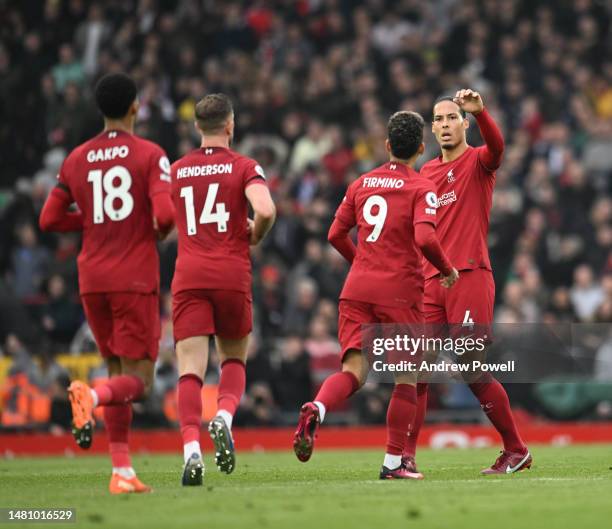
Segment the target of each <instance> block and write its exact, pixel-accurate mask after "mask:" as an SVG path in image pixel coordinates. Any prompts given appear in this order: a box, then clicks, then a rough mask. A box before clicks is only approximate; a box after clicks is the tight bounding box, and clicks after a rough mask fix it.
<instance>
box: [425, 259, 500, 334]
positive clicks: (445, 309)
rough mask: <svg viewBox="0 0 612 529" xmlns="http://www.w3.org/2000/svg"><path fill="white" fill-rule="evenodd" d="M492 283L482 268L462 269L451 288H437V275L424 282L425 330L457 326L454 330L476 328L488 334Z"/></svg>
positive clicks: (493, 284)
mask: <svg viewBox="0 0 612 529" xmlns="http://www.w3.org/2000/svg"><path fill="white" fill-rule="evenodd" d="M494 303H495V282H494V281H493V273H492V272H491V271H490V270H486V269H484V268H476V269H474V270H462V271H461V272H459V280H458V281H457V282H456V283H455V284H454V285H453V286H452V287H451V288H444V287H443V286H442V285H440V278H439V277H438V276H436V277H432V278H429V279H427V280H426V281H425V300H424V308H425V322H426V323H427V327H428V330H431V328H432V327H435V325H434V324H456V325H455V326H454V327H456V328H457V329H459V328H460V326H461V327H464V328H470V327H472V328H476V329H478V330H479V331H478V333H479V334H480V333H481V332H488V333H489V336H490V327H491V324H492V322H493V305H494Z"/></svg>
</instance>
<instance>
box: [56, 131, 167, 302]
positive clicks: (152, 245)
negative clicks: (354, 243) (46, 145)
mask: <svg viewBox="0 0 612 529" xmlns="http://www.w3.org/2000/svg"><path fill="white" fill-rule="evenodd" d="M58 180H59V183H58V186H59V187H61V188H63V189H64V190H65V191H67V192H68V193H69V194H70V195H71V197H72V199H73V200H74V201H75V202H76V203H77V205H78V206H79V209H80V210H81V211H82V213H83V246H82V248H81V252H80V254H79V258H78V267H79V290H80V293H81V294H88V293H97V292H98V293H99V292H140V293H155V292H158V291H159V257H158V254H157V247H156V241H157V238H156V233H155V229H154V227H153V211H152V204H151V200H152V197H153V196H154V195H155V194H157V193H168V194H169V193H170V162H169V161H168V158H167V157H166V154H165V152H164V151H163V149H161V147H159V146H158V145H156V144H154V143H152V142H150V141H147V140H144V139H142V138H139V137H138V136H135V135H133V134H129V133H127V132H123V131H114V130H111V131H105V132H103V133H101V134H99V135H98V136H96V137H95V138H92V139H91V140H89V141H87V142H85V143H83V144H82V145H80V146H79V147H77V148H76V149H74V150H73V151H72V152H71V153H70V155H69V156H68V157H67V158H66V159H65V160H64V163H63V165H62V168H61V170H60V173H59V174H58Z"/></svg>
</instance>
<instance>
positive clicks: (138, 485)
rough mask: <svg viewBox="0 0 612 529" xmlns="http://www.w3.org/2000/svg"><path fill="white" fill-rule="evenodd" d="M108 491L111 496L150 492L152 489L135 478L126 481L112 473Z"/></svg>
mask: <svg viewBox="0 0 612 529" xmlns="http://www.w3.org/2000/svg"><path fill="white" fill-rule="evenodd" d="M108 490H109V492H110V493H111V494H130V493H144V492H151V491H152V490H153V489H151V487H149V486H148V485H145V484H144V483H143V482H142V481H140V480H139V479H138V478H137V477H136V476H134V477H133V478H129V479H128V478H124V477H123V476H120V475H119V474H115V473H113V475H112V476H111V480H110V483H109V485H108Z"/></svg>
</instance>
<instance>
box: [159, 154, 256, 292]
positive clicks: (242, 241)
mask: <svg viewBox="0 0 612 529" xmlns="http://www.w3.org/2000/svg"><path fill="white" fill-rule="evenodd" d="M171 175H172V199H173V201H174V206H175V209H176V228H177V230H178V255H177V259H176V267H175V271H174V278H173V280H172V294H173V295H176V294H177V293H178V292H182V291H185V290H202V289H214V290H234V291H238V292H245V293H247V292H248V293H250V292H251V259H250V254H249V234H248V232H247V214H248V202H247V198H246V195H245V193H244V191H245V189H246V188H247V187H248V186H250V185H252V184H264V185H265V184H266V181H265V176H264V172H263V170H262V168H261V167H260V166H259V165H258V164H257V162H255V161H254V160H252V159H250V158H247V157H245V156H242V155H241V154H239V153H237V152H234V151H232V150H231V149H226V148H223V147H206V148H198V149H195V150H193V151H191V152H190V153H188V154H187V155H185V156H184V157H183V158H181V159H180V160H177V161H176V162H175V163H174V164H172V170H171Z"/></svg>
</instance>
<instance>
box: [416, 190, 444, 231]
mask: <svg viewBox="0 0 612 529" xmlns="http://www.w3.org/2000/svg"><path fill="white" fill-rule="evenodd" d="M437 208H438V196H437V195H436V192H435V191H434V185H433V183H432V182H430V181H424V182H423V184H422V185H421V186H420V187H419V189H418V191H417V193H416V198H415V200H414V206H413V211H412V223H413V224H414V225H415V226H416V225H417V224H419V223H421V222H428V223H429V224H433V225H434V226H435V225H436V210H437Z"/></svg>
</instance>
